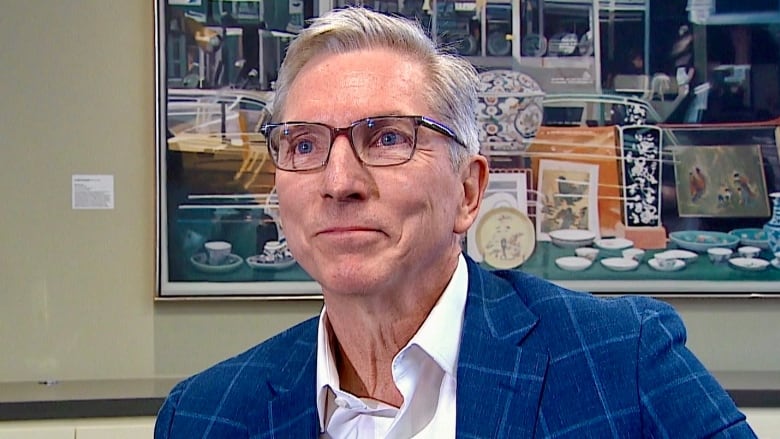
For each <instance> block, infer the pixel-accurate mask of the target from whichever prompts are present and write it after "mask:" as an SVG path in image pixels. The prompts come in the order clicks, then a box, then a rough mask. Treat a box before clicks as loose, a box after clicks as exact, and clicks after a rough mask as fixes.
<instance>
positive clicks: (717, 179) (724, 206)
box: [673, 145, 769, 217]
mask: <svg viewBox="0 0 780 439" xmlns="http://www.w3.org/2000/svg"><path fill="white" fill-rule="evenodd" d="M673 151H674V171H675V175H676V182H677V184H676V190H677V205H678V209H679V212H680V216H682V217H685V216H697V217H766V216H768V215H769V204H768V199H769V197H768V195H767V189H766V181H765V179H764V172H763V161H762V157H761V150H760V148H759V146H758V145H744V146H743V145H721V146H678V147H675V148H674V149H673Z"/></svg>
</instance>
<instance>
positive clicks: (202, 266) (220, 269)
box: [190, 253, 244, 273]
mask: <svg viewBox="0 0 780 439" xmlns="http://www.w3.org/2000/svg"><path fill="white" fill-rule="evenodd" d="M208 260H209V256H208V255H207V254H206V253H196V254H194V255H192V257H191V258H190V262H192V265H193V266H194V267H195V268H196V269H197V270H198V271H202V272H204V273H227V272H229V271H233V270H235V269H236V268H238V267H240V266H241V264H242V263H243V262H244V258H242V257H241V256H239V255H237V254H235V253H231V254H229V255H227V257H225V260H224V261H223V262H222V263H221V264H219V265H211V264H209V263H208Z"/></svg>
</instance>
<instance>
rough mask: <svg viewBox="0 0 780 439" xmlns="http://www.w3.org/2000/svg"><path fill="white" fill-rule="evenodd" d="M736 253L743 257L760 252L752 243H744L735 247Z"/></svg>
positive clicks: (749, 256) (756, 254) (752, 256)
mask: <svg viewBox="0 0 780 439" xmlns="http://www.w3.org/2000/svg"><path fill="white" fill-rule="evenodd" d="M737 253H739V255H740V256H742V257H743V258H755V257H756V256H758V254H759V253H761V249H760V248H758V247H755V246H752V245H746V246H744V247H740V248H738V249H737Z"/></svg>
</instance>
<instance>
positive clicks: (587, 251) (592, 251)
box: [574, 247, 599, 261]
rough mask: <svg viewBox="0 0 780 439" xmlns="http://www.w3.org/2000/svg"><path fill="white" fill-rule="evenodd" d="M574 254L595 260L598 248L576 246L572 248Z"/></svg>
mask: <svg viewBox="0 0 780 439" xmlns="http://www.w3.org/2000/svg"><path fill="white" fill-rule="evenodd" d="M574 254H576V255H577V256H579V257H581V258H585V259H588V260H590V261H595V260H596V257H598V255H599V249H597V248H593V247H577V248H576V249H574Z"/></svg>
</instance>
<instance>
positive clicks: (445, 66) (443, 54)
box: [271, 7, 479, 169]
mask: <svg viewBox="0 0 780 439" xmlns="http://www.w3.org/2000/svg"><path fill="white" fill-rule="evenodd" d="M372 48H386V49H390V50H394V51H397V52H398V53H400V54H403V55H408V56H410V57H411V58H413V59H416V60H419V62H420V63H421V64H422V65H423V67H424V68H425V70H426V71H427V73H428V81H426V83H425V90H424V91H423V96H424V99H425V100H426V103H427V104H428V106H429V107H430V108H431V109H432V111H434V112H435V113H436V114H437V116H438V117H441V118H443V119H444V120H442V121H441V122H443V123H445V124H447V125H448V126H450V128H452V130H453V131H454V132H455V133H456V134H457V136H458V137H459V138H460V139H461V140H462V141H463V143H464V144H465V145H466V146H467V148H468V149H467V150H464V148H463V147H462V146H461V145H458V144H457V143H456V142H455V141H452V142H451V143H452V147H451V152H452V154H451V157H452V162H453V165H454V166H455V168H456V169H457V167H458V166H459V165H460V163H462V161H463V160H464V159H466V158H467V157H469V156H471V155H476V154H478V153H479V140H478V128H477V122H476V118H475V116H474V115H475V114H476V102H477V84H478V82H479V79H478V77H477V71H476V69H475V68H474V66H472V65H471V63H469V62H468V61H466V60H465V59H463V58H460V57H458V56H456V55H453V54H451V53H449V52H447V51H445V50H444V49H442V48H440V47H437V46H436V44H434V42H433V41H432V40H431V39H430V38H429V37H428V35H427V34H426V33H425V31H424V30H423V29H422V27H421V26H420V24H419V23H417V22H415V21H411V20H407V19H405V18H402V17H393V16H388V15H384V14H381V13H378V12H374V11H371V10H369V9H366V8H362V7H348V8H345V9H337V10H333V11H329V12H327V13H325V14H323V15H322V16H321V17H318V18H315V19H313V20H312V21H311V25H310V26H309V27H308V28H306V29H304V30H303V31H302V32H301V33H300V34H299V35H298V36H297V37H296V38H295V39H294V40H293V41H292V43H290V46H289V48H288V49H287V55H286V56H285V58H284V62H283V63H282V67H281V69H280V70H279V77H278V80H277V81H276V92H275V97H274V101H273V104H272V106H271V118H272V120H274V121H278V118H279V116H280V114H281V113H282V112H283V110H284V108H285V107H286V105H288V103H287V95H288V93H289V90H290V87H291V86H292V84H293V82H295V78H296V77H297V76H298V73H299V72H300V71H301V69H302V68H303V67H304V66H305V65H306V64H307V63H308V62H309V61H311V59H312V58H313V57H314V56H316V55H320V54H322V53H333V54H342V53H347V52H351V51H356V50H362V49H372Z"/></svg>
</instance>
